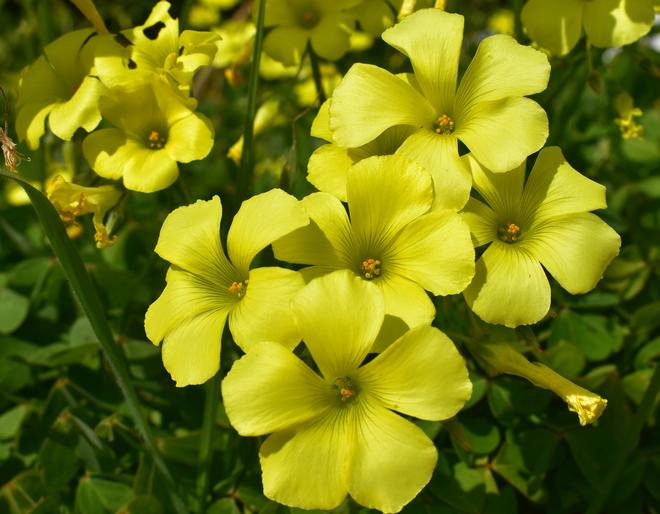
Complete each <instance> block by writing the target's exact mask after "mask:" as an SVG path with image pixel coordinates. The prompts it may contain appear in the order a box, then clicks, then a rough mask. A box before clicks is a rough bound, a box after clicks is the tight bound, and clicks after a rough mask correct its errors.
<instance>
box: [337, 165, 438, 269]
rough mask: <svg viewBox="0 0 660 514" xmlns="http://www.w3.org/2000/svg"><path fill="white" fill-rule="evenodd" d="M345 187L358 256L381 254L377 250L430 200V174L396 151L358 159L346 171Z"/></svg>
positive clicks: (429, 206)
mask: <svg viewBox="0 0 660 514" xmlns="http://www.w3.org/2000/svg"><path fill="white" fill-rule="evenodd" d="M346 189H347V193H348V205H349V209H350V214H351V224H352V227H353V230H354V233H355V236H356V239H357V243H358V244H359V246H360V251H361V255H359V258H360V259H366V258H373V259H381V258H382V257H384V255H378V253H380V252H382V251H384V250H385V249H386V248H387V247H388V246H389V244H390V242H391V241H392V240H393V238H394V237H396V235H397V234H398V233H399V231H400V230H401V229H402V228H403V227H405V226H406V225H407V224H408V223H410V222H411V221H413V220H414V219H416V218H417V217H419V216H421V215H422V214H424V213H426V212H428V211H429V210H430V209H431V205H432V204H433V184H432V181H431V175H430V174H429V173H428V172H427V171H426V170H424V169H422V168H421V167H420V166H419V165H417V164H415V163H414V162H412V161H410V160H409V159H407V158H405V157H402V156H399V155H388V156H382V157H379V156H374V157H369V158H368V159H363V160H361V161H360V162H358V163H357V164H355V165H354V166H353V167H352V168H351V169H350V170H349V171H348V177H347V185H346Z"/></svg>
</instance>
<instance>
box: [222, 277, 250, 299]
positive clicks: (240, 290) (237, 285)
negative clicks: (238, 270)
mask: <svg viewBox="0 0 660 514" xmlns="http://www.w3.org/2000/svg"><path fill="white" fill-rule="evenodd" d="M247 286H248V281H247V279H246V280H244V281H243V282H232V284H231V285H230V286H229V287H228V288H227V290H228V291H229V292H230V293H232V294H235V295H236V296H238V297H239V298H243V297H244V296H245V293H246V292H247Z"/></svg>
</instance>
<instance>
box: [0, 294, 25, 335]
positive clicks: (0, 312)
mask: <svg viewBox="0 0 660 514" xmlns="http://www.w3.org/2000/svg"><path fill="white" fill-rule="evenodd" d="M29 309H30V300H28V299H27V298H26V297H25V296H23V295H22V294H18V293H16V292H14V291H12V290H11V289H0V334H11V333H12V332H13V331H14V330H16V329H17V328H18V327H20V326H21V325H22V324H23V322H24V321H25V318H27V315H28V311H29Z"/></svg>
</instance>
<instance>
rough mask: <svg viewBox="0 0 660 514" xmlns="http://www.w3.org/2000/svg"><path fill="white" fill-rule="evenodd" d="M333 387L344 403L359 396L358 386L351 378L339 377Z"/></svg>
mask: <svg viewBox="0 0 660 514" xmlns="http://www.w3.org/2000/svg"><path fill="white" fill-rule="evenodd" d="M333 387H334V388H335V389H336V390H337V393H338V394H339V399H340V400H341V401H342V402H345V401H348V400H350V399H351V398H354V397H356V396H357V394H358V391H357V386H356V385H355V383H353V381H352V380H351V378H350V377H339V378H336V379H335V382H334V385H333Z"/></svg>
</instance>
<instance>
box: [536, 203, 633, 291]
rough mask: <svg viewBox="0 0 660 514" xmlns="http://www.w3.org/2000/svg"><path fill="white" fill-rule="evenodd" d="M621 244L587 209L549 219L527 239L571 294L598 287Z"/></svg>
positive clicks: (605, 225)
mask: <svg viewBox="0 0 660 514" xmlns="http://www.w3.org/2000/svg"><path fill="white" fill-rule="evenodd" d="M620 247H621V238H620V237H619V234H617V233H616V232H615V231H614V230H613V229H612V228H611V227H610V226H609V225H608V224H607V223H605V222H604V221H603V220H601V219H600V218H599V217H598V216H596V215H595V214H591V213H587V212H583V213H578V214H571V215H567V216H560V217H556V218H551V219H548V220H547V221H545V222H543V223H542V224H540V225H538V226H535V227H534V230H533V232H531V233H530V237H529V239H526V240H525V248H528V249H529V251H530V252H531V253H532V255H534V256H535V257H536V258H537V259H538V260H539V261H540V262H541V264H543V266H544V267H545V269H547V270H548V271H549V272H550V274H551V275H552V276H553V277H554V278H555V280H557V282H559V283H560V284H561V286H562V287H563V288H564V289H566V290H567V291H568V292H569V293H571V294H580V293H586V292H587V291H591V290H592V289H593V288H594V287H596V284H597V283H598V281H599V280H600V279H601V278H602V277H603V273H604V272H605V268H607V266H608V265H609V263H610V262H612V259H614V257H616V256H617V255H618V253H619V248H620Z"/></svg>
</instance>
